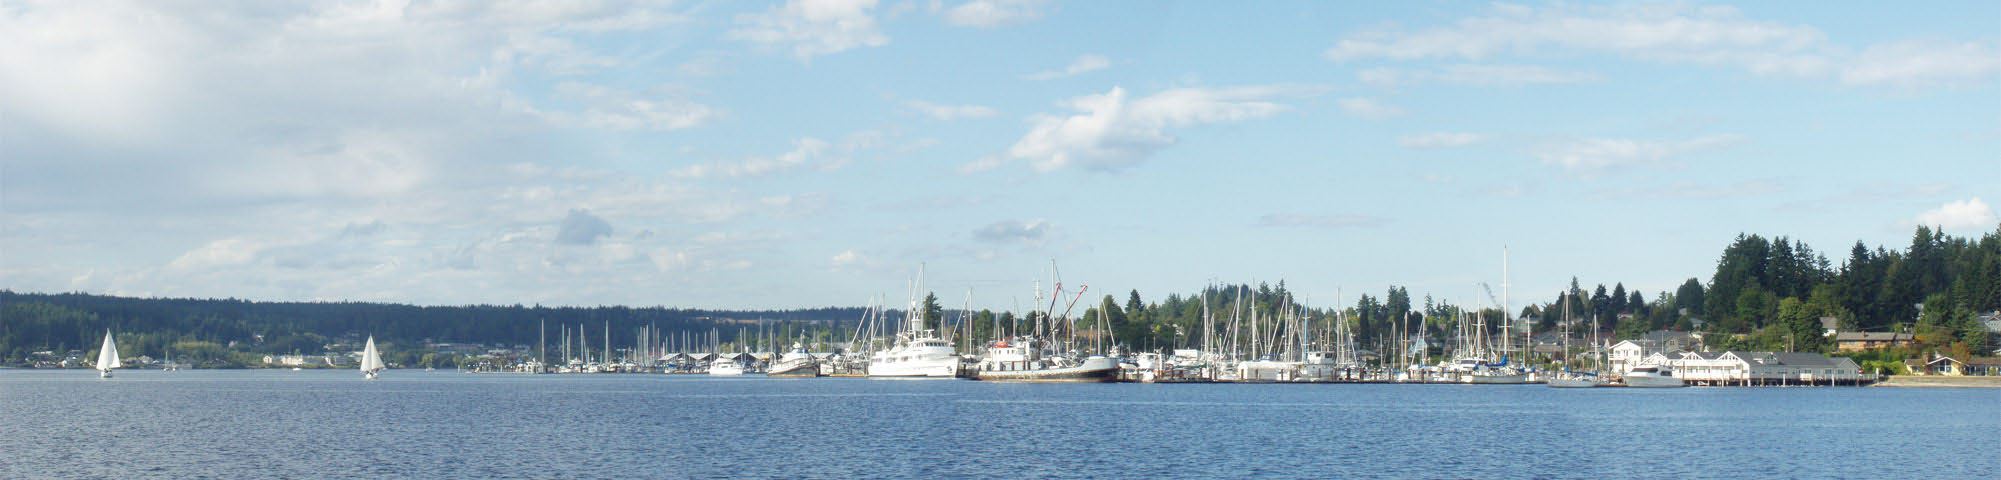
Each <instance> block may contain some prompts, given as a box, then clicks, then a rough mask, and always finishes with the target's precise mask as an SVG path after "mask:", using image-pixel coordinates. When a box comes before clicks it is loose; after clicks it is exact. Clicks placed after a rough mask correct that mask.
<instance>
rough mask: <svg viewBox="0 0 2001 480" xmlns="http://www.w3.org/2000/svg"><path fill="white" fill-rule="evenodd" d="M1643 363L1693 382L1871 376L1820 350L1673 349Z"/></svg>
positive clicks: (1834, 380) (1844, 380)
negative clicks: (1798, 351)
mask: <svg viewBox="0 0 2001 480" xmlns="http://www.w3.org/2000/svg"><path fill="white" fill-rule="evenodd" d="M1643 362H1644V363H1653V364H1659V365H1666V366H1668V367H1670V368H1672V369H1674V371H1675V376H1677V377H1681V379H1682V380H1683V381H1686V382H1688V383H1689V384H1691V385H1789V384H1807V385H1812V384H1843V383H1854V382H1860V381H1861V380H1863V379H1864V378H1867V377H1865V376H1864V375H1863V374H1862V372H1861V367H1860V366H1858V365H1856V363H1855V360H1852V359H1849V358H1847V357H1829V356H1826V355H1821V354H1818V353H1795V352H1749V351H1740V350H1732V351H1725V352H1669V353H1662V354H1655V355H1649V356H1648V357H1646V358H1644V359H1643Z"/></svg>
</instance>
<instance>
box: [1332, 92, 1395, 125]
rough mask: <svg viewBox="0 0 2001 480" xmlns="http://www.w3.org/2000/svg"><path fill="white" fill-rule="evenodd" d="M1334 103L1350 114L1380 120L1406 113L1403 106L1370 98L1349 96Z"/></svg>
mask: <svg viewBox="0 0 2001 480" xmlns="http://www.w3.org/2000/svg"><path fill="white" fill-rule="evenodd" d="M1334 103H1335V104H1337V105H1340V106H1341V109H1342V110H1345V111H1347V112H1348V113H1349V114H1350V115H1354V116H1357V117H1362V118H1367V119H1371V120H1380V119H1384V118H1389V117H1394V116H1398V115H1403V113H1404V112H1403V109H1402V108H1397V107H1396V106H1395V105H1390V104H1386V103H1382V102H1378V101H1375V100H1374V99H1369V98H1362V97H1349V98H1342V99H1338V100H1335V101H1334Z"/></svg>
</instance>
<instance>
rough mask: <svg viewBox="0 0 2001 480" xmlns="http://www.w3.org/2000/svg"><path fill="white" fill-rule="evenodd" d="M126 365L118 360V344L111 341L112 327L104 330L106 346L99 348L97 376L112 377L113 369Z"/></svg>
mask: <svg viewBox="0 0 2001 480" xmlns="http://www.w3.org/2000/svg"><path fill="white" fill-rule="evenodd" d="M122 366H125V364H123V363H119V361H118V344H116V343H112V342H111V329H108V328H107V329H105V330H104V346H103V347H102V348H99V349H97V377H98V378H111V369H114V368H118V367H122Z"/></svg>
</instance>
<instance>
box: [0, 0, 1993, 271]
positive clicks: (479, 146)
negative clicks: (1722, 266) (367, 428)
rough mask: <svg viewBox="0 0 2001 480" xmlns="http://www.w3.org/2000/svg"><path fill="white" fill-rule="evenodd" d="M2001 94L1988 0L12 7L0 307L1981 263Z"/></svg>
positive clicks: (0, 158)
mask: <svg viewBox="0 0 2001 480" xmlns="http://www.w3.org/2000/svg"><path fill="white" fill-rule="evenodd" d="M1997 87H2001V5H1998V4H1995V3H1994V2H1962V3H1939V4H1929V5H1928V6H1927V7H1926V8H1903V7H1902V6H1901V5H1893V4H1880V3H1862V2H1853V3H1845V2H1844V3H1822V4H1815V5H1814V6H1813V8H1812V9H1802V8H1801V6H1799V5H1793V4H1771V3H1754V4H1748V5H1731V4H1723V3H1615V4H1609V5H1597V4H1563V3H1554V4H1551V3H1519V4H1515V3H1462V2H1400V3H1396V4H1394V5H1389V6H1376V5H1356V4H1346V3H1335V2H1296V3H1295V2H1259V3H1256V4H1250V5H1241V4H1227V3H1214V2H1190V3H1161V2H1086V3H1057V2H1037V1H973V2H920V1H910V2H897V1H852V0H842V1H825V2H784V3H740V2H717V3H684V2H618V1H603V2H562V3H555V4H549V3H534V2H424V1H414V2H300V3H282V4H272V3H268V2H246V3H239V4H209V3H185V4H184V3H177V2H138V3H132V4H117V3H107V4H96V3H91V4H81V3H80V2H15V1H7V2H0V287H5V288H12V289H16V290H30V291H83V292H93V293H108V294H119V295H140V296H176V297H181V296H192V297H238V298H252V299H267V300H365V301H390V302H411V303H421V304H460V303H501V304H512V303H524V304H533V303H542V304H550V305H596V304H627V305H671V306H702V307H721V308H788V307H804V306H820V305H856V304H861V303H863V302H865V301H867V299H868V298H869V297H871V296H873V295H878V294H882V295H887V296H888V297H890V302H891V303H892V304H894V303H897V302H900V301H902V297H903V294H904V292H905V289H906V282H907V281H908V279H909V278H911V277H913V276H914V275H915V270H916V269H917V267H918V265H919V264H924V265H927V282H928V285H927V286H928V287H929V289H931V290H934V291H938V292H940V296H941V297H943V298H946V299H948V300H951V302H950V303H955V304H956V303H957V302H958V301H960V300H961V299H962V298H963V297H964V296H965V295H966V294H965V291H966V289H969V288H970V289H971V290H972V294H971V295H972V302H973V303H974V304H975V306H976V307H992V308H1011V307H1012V306H1013V304H1014V302H1015V301H1016V300H1017V299H1019V300H1020V301H1022V302H1024V303H1025V302H1028V301H1029V300H1028V297H1030V296H1032V295H1033V293H1034V292H1033V287H1034V284H1033V283H1031V282H1032V280H1033V279H1036V278H1047V273H1046V270H1047V267H1048V264H1049V261H1050V260H1051V259H1055V260H1056V261H1057V262H1058V264H1059V266H1060V267H1061V269H1062V273H1063V276H1064V280H1065V282H1066V284H1068V285H1072V286H1074V285H1077V284H1080V283H1081V284H1088V285H1090V289H1091V291H1092V292H1093V293H1094V294H1097V293H1101V292H1102V293H1118V294H1120V295H1123V292H1125V291H1127V290H1130V289H1138V290H1140V291H1141V292H1142V293H1143V294H1144V295H1146V296H1148V297H1149V298H1157V297H1159V296H1162V295H1165V294H1166V293H1169V292H1188V291H1192V290H1193V289H1196V288H1199V287H1200V286H1201V285H1204V284H1206V283H1209V282H1212V281H1221V282H1242V281H1250V280H1253V279H1256V280H1260V281H1277V280H1280V279H1283V280H1285V281H1286V282H1287V284H1288V285H1289V286H1290V287H1292V288H1293V289H1294V290H1296V291H1299V292H1302V293H1304V294H1306V295H1308V296H1309V299H1310V301H1312V302H1313V303H1316V304H1325V303H1330V302H1332V301H1333V300H1334V298H1335V295H1336V292H1342V295H1343V296H1344V297H1345V298H1342V299H1341V300H1342V301H1343V303H1347V302H1352V301H1353V297H1354V296H1355V295H1356V294H1357V293H1362V292H1368V293H1379V292H1382V291H1383V290H1384V289H1386V288H1387V287H1388V286H1390V285H1404V286H1408V287H1409V288H1410V289H1411V291H1412V292H1413V293H1414V294H1432V295H1435V296H1437V297H1439V298H1441V299H1444V300H1450V301H1459V302H1463V301H1472V300H1473V296H1474V295H1475V294H1476V292H1477V291H1478V290H1477V288H1478V287H1477V284H1478V283H1479V282H1488V283H1492V284H1496V285H1498V284H1499V283H1500V281H1501V279H1500V276H1501V271H1500V270H1501V251H1502V248H1503V246H1504V245H1505V246H1507V247H1508V249H1509V251H1510V252H1511V265H1510V266H1511V269H1512V270H1511V272H1510V273H1511V278H1510V279H1509V280H1510V281H1511V283H1512V284H1513V286H1514V296H1515V297H1516V298H1517V299H1518V300H1517V301H1516V303H1520V302H1521V300H1520V299H1528V298H1535V299H1541V297H1544V296H1546V294H1548V293H1550V292H1554V291H1556V290H1557V289H1558V288H1560V287H1561V286H1563V285H1567V284H1568V282H1569V280H1570V278H1571V277H1573V276H1575V277H1578V278H1579V279H1580V280H1581V281H1582V282H1584V283H1586V284H1594V283H1600V282H1603V283H1606V284H1610V283H1612V282H1618V281H1623V282H1626V284H1627V286H1628V287H1629V288H1636V289H1638V290H1640V291H1643V292H1646V293H1647V295H1648V296H1649V297H1650V298H1651V297H1652V296H1654V295H1655V292H1659V291H1661V290H1668V289H1672V288H1673V287H1674V286H1675V285H1677V284H1679V283H1680V282H1681V280H1683V279H1685V278H1687V277H1690V276H1699V277H1704V278H1706V277H1707V275H1708V274H1709V273H1710V270H1711V268H1712V267H1713V265H1714V261H1715V258H1716V256H1717V255H1718V254H1720V252H1721V249H1722V247H1723V246H1724V245H1725V244H1727V243H1728V242H1729V241H1730V240H1731V238H1732V237H1734V236H1735V235H1736V234H1737V233H1739V232H1751V233H1761V234H1765V235H1786V236H1791V237H1795V238H1799V239H1802V240H1805V241H1807V242H1808V243H1810V244H1812V245H1813V246H1815V247H1817V248H1819V249H1821V250H1822V251H1824V252H1828V253H1830V254H1831V255H1830V256H1831V257H1834V258H1835V260H1836V261H1837V262H1838V261H1839V258H1840V256H1841V255H1842V254H1843V253H1844V252H1845V251H1846V249H1847V247H1848V246H1849V245H1850V244H1852V243H1853V242H1855V241H1857V240H1861V241H1865V242H1868V243H1870V244H1872V245H1874V244H1888V245H1890V246H1893V247H1895V246H1901V245H1903V244H1905V243H1906V242H1908V239H1909V235H1910V233H1909V232H1910V229H1911V228H1913V227H1914V226H1916V225H1918V224H1921V223H1922V224H1931V225H1938V226H1941V227H1942V228H1944V229H1946V230H1947V231H1948V232H1950V233H1955V234H1960V235H1978V234H1980V233H1983V232H1989V231H1993V230H1994V229H1995V228H1996V227H1997V225H2001V222H1997V220H1996V216H1995V213H1994V207H1993V206H1992V205H1994V203H1998V202H2001V193H1996V192H2001V88H1997ZM1045 288H1046V285H1045ZM1073 288H1074V287H1073Z"/></svg>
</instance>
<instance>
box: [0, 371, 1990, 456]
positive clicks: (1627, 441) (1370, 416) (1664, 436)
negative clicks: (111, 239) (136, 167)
mask: <svg viewBox="0 0 2001 480" xmlns="http://www.w3.org/2000/svg"><path fill="white" fill-rule="evenodd" d="M1997 443H2001V390H1991V389H1899V388H1762V389H1747V388H1685V389H1672V390H1640V389H1614V388H1607V389H1588V390H1580V389H1552V388H1547V387H1542V386H1499V385H1480V386H1473V385H1467V386H1460V385H1142V384H1099V385H1029V384H990V383H980V382H970V381H957V380H901V381H899V380H871V379H857V378H819V379H766V378H760V377H754V376H752V377H742V378H709V377H700V376H665V375H542V376H515V375H467V374H459V373H452V372H418V371H408V370H392V371H389V372H387V373H386V374H384V375H383V377H382V379H380V380H377V381H373V382H366V381H362V380H361V378H360V374H358V373H355V372H350V371H337V372H336V371H302V372H292V371H281V370H268V371H180V372H159V371H136V370H135V371H122V372H119V374H118V376H117V378H114V379H110V380H100V379H98V378H97V377H96V373H95V372H91V371H81V370H69V371H51V370H0V478H9V479H14V478H99V477H115V478H326V477H336V478H337V477H369V478H465V477H480V478H519V477H530V478H550V477H565V478H690V477H692V478H744V477H781V478H853V477H886V478H920V477H933V478H935V477H987V478H991V477H1000V478H1145V477H1177V478H1178V477H1198V478H1242V477H1347V478H1358V477H1385V478H1464V477H1541V478H1634V477H1686V478H1743V477H1792V478H1800V477H1840V478H1869V477H1877V478H1913V477H1926V478H1994V476H1995V474H1996V472H2001V457H1997V456H1996V455H1995V454H1994V452H1995V450H1994V448H1995V445H1997Z"/></svg>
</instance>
